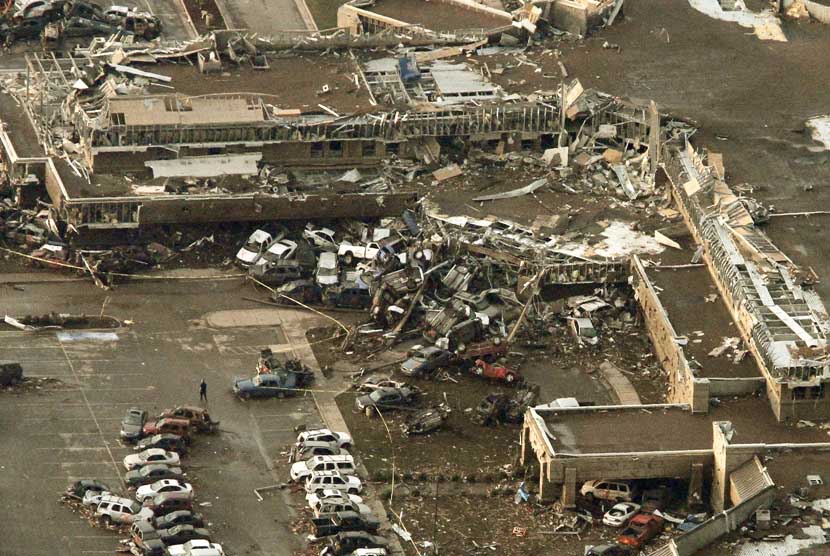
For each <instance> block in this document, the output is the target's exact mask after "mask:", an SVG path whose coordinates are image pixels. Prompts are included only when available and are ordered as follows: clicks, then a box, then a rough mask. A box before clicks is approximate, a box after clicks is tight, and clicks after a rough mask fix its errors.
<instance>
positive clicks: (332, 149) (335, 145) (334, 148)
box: [329, 141, 343, 158]
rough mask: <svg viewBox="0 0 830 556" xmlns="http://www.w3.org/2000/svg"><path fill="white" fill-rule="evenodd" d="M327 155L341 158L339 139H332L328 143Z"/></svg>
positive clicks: (341, 148) (341, 145)
mask: <svg viewBox="0 0 830 556" xmlns="http://www.w3.org/2000/svg"><path fill="white" fill-rule="evenodd" d="M329 155H330V156H331V157H332V158H342V157H343V143H341V142H340V141H332V142H331V143H329Z"/></svg>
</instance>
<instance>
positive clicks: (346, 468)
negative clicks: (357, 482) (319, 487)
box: [291, 456, 355, 481]
mask: <svg viewBox="0 0 830 556" xmlns="http://www.w3.org/2000/svg"><path fill="white" fill-rule="evenodd" d="M315 471H337V472H338V473H340V474H341V475H354V474H355V468H354V458H353V457H352V456H314V457H313V458H311V459H309V460H306V461H298V462H297V463H295V464H293V465H292V466H291V480H293V481H302V480H305V478H306V477H308V476H309V475H311V474H312V473H314V472H315Z"/></svg>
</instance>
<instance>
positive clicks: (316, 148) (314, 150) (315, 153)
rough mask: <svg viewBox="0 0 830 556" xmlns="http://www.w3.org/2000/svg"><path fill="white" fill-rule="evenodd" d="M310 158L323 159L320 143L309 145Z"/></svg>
mask: <svg viewBox="0 0 830 556" xmlns="http://www.w3.org/2000/svg"><path fill="white" fill-rule="evenodd" d="M311 158H323V144H322V143H312V144H311Z"/></svg>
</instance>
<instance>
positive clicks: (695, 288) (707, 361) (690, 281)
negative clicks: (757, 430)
mask: <svg viewBox="0 0 830 556" xmlns="http://www.w3.org/2000/svg"><path fill="white" fill-rule="evenodd" d="M646 273H647V274H648V277H649V279H650V280H651V282H652V284H654V285H655V286H657V287H659V288H661V289H662V291H661V292H660V291H659V290H658V292H659V293H658V297H659V298H660V302H661V303H662V304H663V307H664V308H665V309H666V312H667V313H668V315H669V320H670V321H671V323H672V326H674V330H675V331H676V332H677V334H679V335H681V336H685V337H686V338H688V339H689V343H688V344H686V345H685V346H684V347H683V351H684V352H685V353H686V358H687V359H689V360H691V359H694V360H695V361H697V362H698V363H700V365H701V366H702V368H701V369H695V374H696V375H697V376H699V377H702V378H754V377H760V376H761V371H760V370H759V369H758V366H757V365H756V364H755V360H754V359H753V358H752V355H751V354H749V353H747V354H746V355H745V356H744V358H743V359H742V360H741V361H740V362H738V363H733V362H732V356H733V355H734V354H735V351H734V350H733V349H731V348H730V349H727V350H726V351H724V352H723V353H722V354H721V355H719V356H717V357H714V356H711V355H709V352H711V351H712V350H713V349H715V348H717V347H718V346H720V345H721V344H723V342H724V339H725V338H739V339H740V337H741V333H740V331H739V330H738V328H737V326H735V323H734V322H732V317H731V315H730V314H729V311H728V310H727V309H726V305H725V304H724V303H723V300H722V299H721V297H720V293H719V292H718V289H717V287H716V286H715V283H714V282H713V281H712V277H711V276H710V275H709V271H708V270H707V269H706V268H704V267H698V268H683V269H664V270H659V269H655V268H648V269H646ZM713 294H714V295H717V297H715V298H712V295H713ZM707 298H708V299H710V300H711V301H707ZM742 344H743V342H741V346H740V347H741V348H743V349H746V347H744V346H743V345H742Z"/></svg>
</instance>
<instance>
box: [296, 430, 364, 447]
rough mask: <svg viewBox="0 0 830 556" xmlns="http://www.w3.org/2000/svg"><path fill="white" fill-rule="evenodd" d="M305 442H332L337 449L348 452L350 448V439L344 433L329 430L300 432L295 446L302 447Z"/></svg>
mask: <svg viewBox="0 0 830 556" xmlns="http://www.w3.org/2000/svg"><path fill="white" fill-rule="evenodd" d="M306 441H313V442H334V443H337V447H338V448H344V449H346V450H348V449H349V448H351V446H352V437H351V436H350V435H349V434H347V433H345V432H336V431H332V430H329V429H314V430H310V431H305V432H301V433H300V434H298V435H297V446H298V447H302V445H303V444H304V443H305V442H306Z"/></svg>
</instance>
